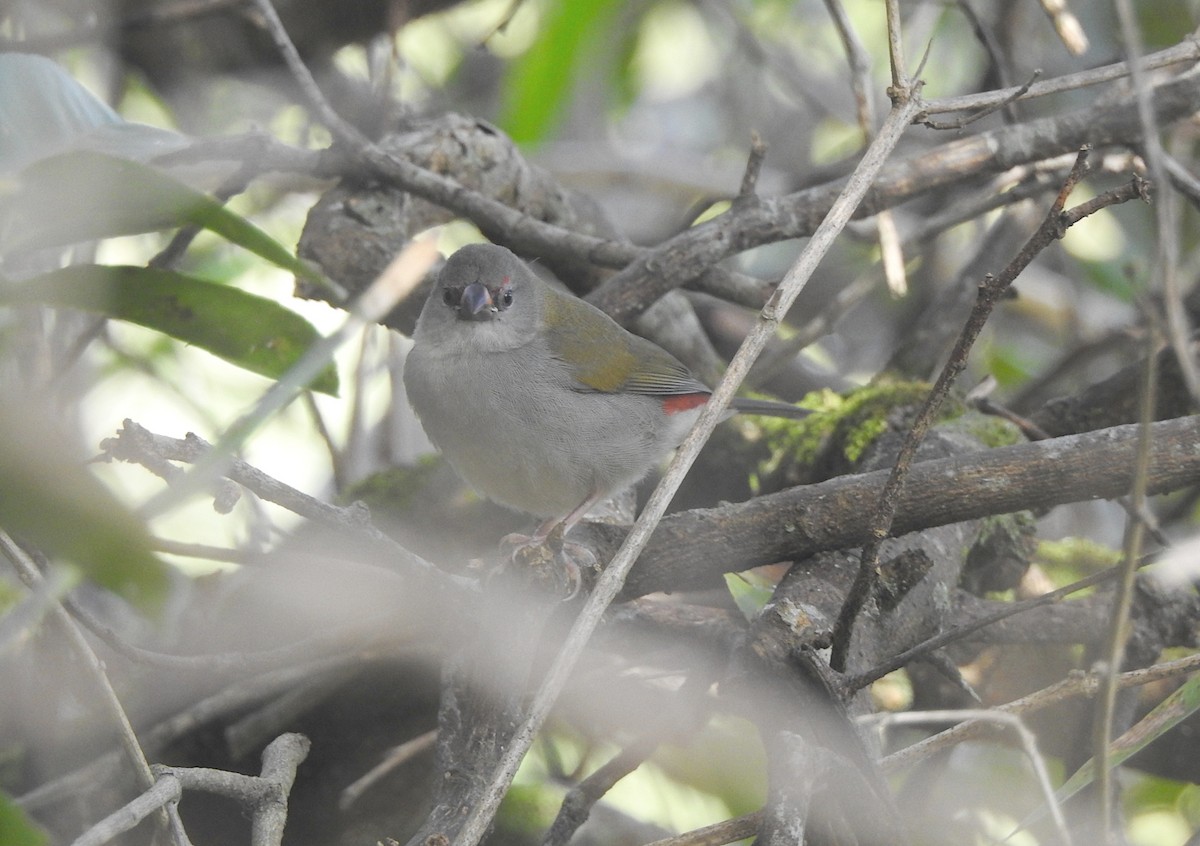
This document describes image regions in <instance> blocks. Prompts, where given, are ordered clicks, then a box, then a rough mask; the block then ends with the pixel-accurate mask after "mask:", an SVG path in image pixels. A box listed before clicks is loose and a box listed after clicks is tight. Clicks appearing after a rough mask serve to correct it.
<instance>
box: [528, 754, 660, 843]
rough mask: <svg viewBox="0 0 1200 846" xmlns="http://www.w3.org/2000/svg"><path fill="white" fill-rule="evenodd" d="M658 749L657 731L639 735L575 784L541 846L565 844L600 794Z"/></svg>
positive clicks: (585, 819)
mask: <svg viewBox="0 0 1200 846" xmlns="http://www.w3.org/2000/svg"><path fill="white" fill-rule="evenodd" d="M657 748H658V735H657V733H655V734H652V735H648V736H645V737H642V738H639V739H638V740H635V741H634V742H633V743H631V744H630V745H629V746H627V747H625V748H624V749H622V750H621V751H620V752H618V753H617V754H616V755H614V756H613V757H612V758H610V759H609V760H608V761H607V762H606V763H605V764H604V765H603V766H601V767H600V768H598V769H597V770H596V771H595V772H593V773H592V774H591V775H589V776H588V777H587V778H585V779H584V780H583V781H581V782H579V784H577V785H575V787H573V788H572V789H571V791H570V792H569V793H567V795H566V797H565V798H564V799H563V801H562V805H561V806H560V807H559V809H558V815H557V816H556V817H555V818H554V823H553V824H552V825H551V826H550V830H549V831H547V832H546V836H545V837H544V838H543V839H542V846H566V844H567V841H569V840H570V839H571V837H572V835H574V834H575V832H576V831H578V830H579V827H580V826H581V825H583V823H584V822H586V821H587V818H588V815H589V814H590V812H591V809H592V806H593V805H595V804H596V803H597V802H598V801H600V797H602V796H604V794H606V793H608V791H609V790H611V789H612V787H613V785H614V784H616V783H617V782H618V781H620V780H621V779H623V778H625V776H627V775H629V774H630V773H631V772H633V771H634V770H636V769H637V768H638V767H639V766H641V765H642V762H643V761H645V760H646V759H647V758H649V757H650V756H651V755H652V754H653V753H654V750H655V749H657Z"/></svg>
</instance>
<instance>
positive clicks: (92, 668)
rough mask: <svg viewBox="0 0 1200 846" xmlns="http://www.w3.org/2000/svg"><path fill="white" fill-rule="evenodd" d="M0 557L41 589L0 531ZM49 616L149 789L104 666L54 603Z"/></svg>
mask: <svg viewBox="0 0 1200 846" xmlns="http://www.w3.org/2000/svg"><path fill="white" fill-rule="evenodd" d="M0 554H3V555H4V557H6V558H7V559H8V560H9V562H10V563H11V564H12V566H13V569H15V570H16V571H17V576H18V577H20V579H21V581H22V582H24V584H25V585H26V586H27V587H28V588H29V589H30V590H38V589H39V588H40V587H41V585H42V583H43V581H44V579H43V578H42V574H41V571H40V570H38V567H37V565H36V564H35V563H34V562H33V561H32V559H30V557H29V556H28V555H26V554H25V550H23V549H21V547H19V546H18V545H17V544H16V542H15V541H13V539H12V538H11V537H9V535H8V533H7V532H5V531H4V530H2V529H0ZM50 615H51V619H53V620H54V623H55V625H57V626H58V627H59V628H60V629H62V632H63V634H64V635H65V636H66V638H67V641H68V642H69V643H70V645H71V648H72V649H74V650H75V651H76V652H77V653H78V654H79V657H80V658H81V659H82V663H83V666H84V670H85V672H86V673H87V674H88V675H89V676H90V677H91V679H92V682H93V683H94V684H95V686H96V688H97V689H98V690H99V692H100V701H101V703H102V704H103V705H104V707H105V708H106V709H107V710H108V713H109V716H110V717H112V720H113V723H115V724H116V729H117V738H118V740H119V742H120V746H121V749H122V750H123V751H124V753H125V757H126V758H127V759H128V760H129V763H130V765H132V767H133V771H134V774H135V775H136V777H137V781H138V785H139V786H140V787H141V788H142V789H143V790H145V789H148V788H150V787H151V786H153V784H154V775H153V773H151V772H150V764H149V762H147V761H146V756H145V754H144V753H143V752H142V747H141V745H140V744H139V743H138V739H137V734H135V733H134V731H133V726H132V725H131V724H130V722H129V717H128V715H126V713H125V708H124V707H123V706H122V705H121V700H120V699H119V698H117V692H116V691H115V690H113V686H112V683H111V682H110V681H109V680H108V675H107V674H106V673H105V672H104V663H103V662H102V661H101V660H100V659H99V657H97V655H96V653H95V651H94V650H93V649H92V647H91V645H90V644H89V643H88V642H87V638H85V637H84V636H83V632H81V631H80V630H79V627H78V626H77V625H76V624H75V621H74V620H72V619H71V616H70V615H69V614H68V613H67V612H66V610H65V609H64V608H63V607H62V605H60V604H59V603H57V602H55V603H53V604H52V605H51V607H50ZM160 823H162V824H163V825H166V824H167V818H166V816H165V815H164V816H162V818H161V819H160Z"/></svg>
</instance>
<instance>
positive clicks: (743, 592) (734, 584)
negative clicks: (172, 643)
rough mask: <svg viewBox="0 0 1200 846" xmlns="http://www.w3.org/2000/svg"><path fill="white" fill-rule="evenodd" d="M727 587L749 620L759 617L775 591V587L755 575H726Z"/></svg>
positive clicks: (739, 608)
mask: <svg viewBox="0 0 1200 846" xmlns="http://www.w3.org/2000/svg"><path fill="white" fill-rule="evenodd" d="M725 586H726V587H728V588H729V595H730V596H732V597H733V601H734V602H735V603H736V604H737V607H738V610H739V611H741V612H742V614H743V615H744V616H745V618H746V619H747V620H753V619H754V618H755V617H757V616H758V612H760V611H762V609H763V606H765V605H766V604H767V603H768V602H770V601H771V596H772V594H773V593H774V591H775V585H773V584H771V583H770V582H769V581H767V580H766V579H764V578H762V577H761V576H759V575H757V574H755V573H726V574H725Z"/></svg>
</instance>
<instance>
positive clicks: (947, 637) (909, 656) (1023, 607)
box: [842, 558, 1152, 693]
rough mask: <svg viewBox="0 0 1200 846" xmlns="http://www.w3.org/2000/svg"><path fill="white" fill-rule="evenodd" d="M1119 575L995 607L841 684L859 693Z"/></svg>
mask: <svg viewBox="0 0 1200 846" xmlns="http://www.w3.org/2000/svg"><path fill="white" fill-rule="evenodd" d="M1150 563H1152V559H1150V558H1143V559H1142V560H1141V561H1139V562H1138V567H1145V566H1146V565H1148V564H1150ZM1122 572H1123V570H1122V568H1121V567H1110V568H1108V569H1107V570H1102V571H1100V572H1099V573H1092V574H1091V575H1090V576H1084V577H1083V578H1082V579H1078V580H1076V581H1074V582H1071V584H1069V585H1063V586H1062V587H1060V588H1057V589H1056V590H1052V591H1050V592H1049V593H1043V594H1042V595H1041V596H1035V597H1033V598H1032V599H1026V600H1024V601H1022V602H1010V603H1008V604H1006V605H1005V607H1003V608H999V609H997V610H996V611H993V612H992V613H991V614H987V615H984V616H983V617H980V618H979V619H978V620H972V621H971V622H969V623H962V624H960V625H957V626H954V627H952V628H949V629H946V630H945V631H941V632H938V633H937V634H936V635H934V636H933V637H930V638H927V639H926V640H923V641H921V642H920V643H918V644H917V645H916V646H913V647H911V648H909V649H906V650H904V651H903V652H901V653H899V654H897V655H893V656H892V657H890V658H888V659H887V660H886V661H884V662H882V663H880V664H877V665H876V666H874V667H872V668H871V669H869V670H866V671H864V672H861V673H857V674H855V675H852V676H847V677H846V678H845V679H843V680H842V685H843V687H844V688H845V689H846V691H847V692H849V693H854V692H855V691H858V690H862V689H863V688H864V687H866V686H867V685H869V684H873V683H874V682H877V681H879V680H880V679H881V678H883V677H884V676H886V675H887V674H888V673H891V672H893V671H895V670H898V669H900V668H901V667H903V666H905V665H906V664H908V663H910V662H912V661H914V660H916V659H917V658H920V657H921V656H922V655H925V654H926V653H929V652H932V651H934V650H936V649H941V648H942V647H944V646H948V645H949V644H951V643H954V642H955V641H957V640H962V639H963V638H965V637H967V636H968V635H971V634H974V633H975V632H977V631H979V630H980V629H985V628H987V627H988V626H991V625H993V624H995V623H999V622H1001V621H1002V620H1007V619H1008V618H1009V617H1015V616H1016V615H1017V614H1023V613H1025V612H1026V611H1032V610H1034V609H1035V608H1042V607H1043V606H1046V605H1054V604H1056V603H1058V602H1060V601H1062V600H1063V599H1065V598H1066V597H1068V596H1070V595H1071V594H1073V593H1078V592H1079V591H1081V590H1085V589H1087V588H1090V587H1095V586H1096V585H1099V584H1104V583H1105V582H1108V581H1112V580H1113V579H1115V578H1117V577H1118V576H1120V575H1121V574H1122Z"/></svg>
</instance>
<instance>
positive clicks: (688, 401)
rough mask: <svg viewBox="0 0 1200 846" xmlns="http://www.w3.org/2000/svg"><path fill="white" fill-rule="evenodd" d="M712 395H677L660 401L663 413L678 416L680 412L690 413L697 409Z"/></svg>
mask: <svg viewBox="0 0 1200 846" xmlns="http://www.w3.org/2000/svg"><path fill="white" fill-rule="evenodd" d="M710 396H712V394H678V395H677V396H672V397H667V398H666V399H664V400H663V401H662V404H663V411H664V412H665V413H666V414H668V415H670V414H678V413H679V412H681V411H691V410H692V409H693V408H699V407H700V406H702V405H704V404H705V403H706V402H708V398H709V397H710Z"/></svg>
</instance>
